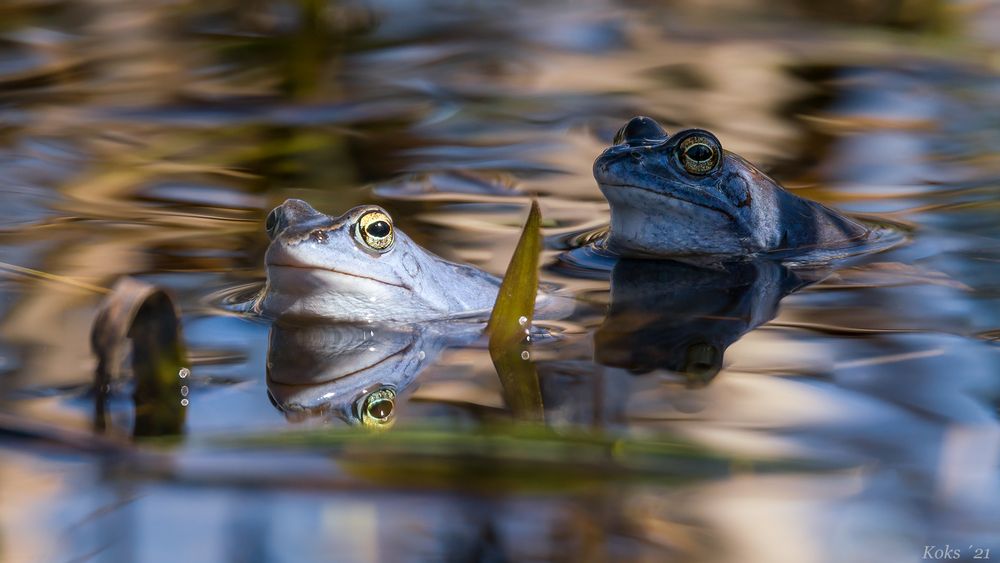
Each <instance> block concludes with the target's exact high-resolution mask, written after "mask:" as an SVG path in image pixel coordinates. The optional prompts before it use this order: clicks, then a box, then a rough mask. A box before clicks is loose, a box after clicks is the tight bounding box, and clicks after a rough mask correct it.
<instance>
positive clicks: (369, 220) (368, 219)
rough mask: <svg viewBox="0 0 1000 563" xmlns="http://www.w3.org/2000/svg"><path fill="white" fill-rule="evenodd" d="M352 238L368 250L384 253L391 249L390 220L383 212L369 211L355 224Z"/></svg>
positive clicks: (391, 233)
mask: <svg viewBox="0 0 1000 563" xmlns="http://www.w3.org/2000/svg"><path fill="white" fill-rule="evenodd" d="M354 236H355V237H356V238H357V239H358V240H359V241H361V243H362V244H364V245H365V246H367V247H368V248H371V249H372V250H375V251H378V252H385V251H387V250H389V248H390V247H392V241H393V231H392V218H391V217H389V215H387V214H386V213H385V212H384V211H378V210H373V211H369V212H368V213H365V214H364V215H362V216H361V217H360V218H359V219H358V222H357V223H355V229H354Z"/></svg>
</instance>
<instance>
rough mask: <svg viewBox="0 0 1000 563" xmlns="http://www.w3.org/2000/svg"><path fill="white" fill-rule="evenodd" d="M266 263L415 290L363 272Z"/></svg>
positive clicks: (269, 265) (269, 266)
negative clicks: (356, 272) (354, 272)
mask: <svg viewBox="0 0 1000 563" xmlns="http://www.w3.org/2000/svg"><path fill="white" fill-rule="evenodd" d="M265 265H266V266H267V267H268V268H291V269H294V270H319V271H323V272H331V273H334V274H340V275H342V276H349V277H352V278H360V279H363V280H369V281H373V282H377V283H380V284H383V285H391V286H393V287H399V288H402V289H405V290H407V291H413V288H412V287H410V286H408V285H406V284H403V283H393V282H390V281H385V280H380V279H378V278H372V277H369V276H362V275H361V274H352V273H349V272H344V271H342V270H334V269H332V268H321V267H318V266H293V265H291V264H271V263H269V264H265Z"/></svg>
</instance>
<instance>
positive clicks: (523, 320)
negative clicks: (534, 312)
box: [517, 317, 528, 326]
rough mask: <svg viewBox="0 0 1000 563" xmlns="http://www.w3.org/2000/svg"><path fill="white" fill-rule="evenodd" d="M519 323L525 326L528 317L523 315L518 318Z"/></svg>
mask: <svg viewBox="0 0 1000 563" xmlns="http://www.w3.org/2000/svg"><path fill="white" fill-rule="evenodd" d="M517 324H519V325H521V326H524V325H526V324H528V317H521V318H519V319H517Z"/></svg>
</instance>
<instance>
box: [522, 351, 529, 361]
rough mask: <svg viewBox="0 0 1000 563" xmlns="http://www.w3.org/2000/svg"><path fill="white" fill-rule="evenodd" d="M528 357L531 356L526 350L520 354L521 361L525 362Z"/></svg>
mask: <svg viewBox="0 0 1000 563" xmlns="http://www.w3.org/2000/svg"><path fill="white" fill-rule="evenodd" d="M530 357H531V354H529V353H528V351H527V350H525V351H523V352H521V359H522V360H527V359H528V358H530Z"/></svg>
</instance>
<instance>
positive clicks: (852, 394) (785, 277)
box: [0, 0, 1000, 563]
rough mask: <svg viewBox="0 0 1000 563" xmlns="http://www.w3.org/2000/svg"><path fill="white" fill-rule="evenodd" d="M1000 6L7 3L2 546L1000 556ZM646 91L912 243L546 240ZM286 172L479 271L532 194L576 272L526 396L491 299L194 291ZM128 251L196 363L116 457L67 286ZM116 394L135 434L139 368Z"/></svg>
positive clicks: (556, 250) (39, 554) (549, 274)
mask: <svg viewBox="0 0 1000 563" xmlns="http://www.w3.org/2000/svg"><path fill="white" fill-rule="evenodd" d="M997 26H1000V11H998V10H997V9H996V8H995V7H994V6H993V5H992V4H989V3H974V2H955V3H945V2H935V1H933V0H927V1H918V2H901V3H893V2H886V3H884V4H878V3H870V2H863V1H860V0H858V1H854V2H847V3H846V4H843V3H832V2H819V3H813V2H796V1H792V0H788V1H785V2H777V3H764V2H760V3H756V2H735V1H734V2H728V1H722V2H688V3H666V4H662V5H661V4H658V3H649V2H624V1H623V2H613V1H600V0H593V1H588V2H579V3H572V4H569V3H564V2H538V3H533V4H531V5H529V4H528V3H523V4H521V3H508V2H497V3H469V2H448V1H440V2H430V1H426V2H420V1H414V2H390V1H371V2H345V3H338V2H330V3H324V2H319V1H314V0H301V1H300V2H278V1H273V2H272V1H254V2H249V3H235V2H227V1H225V0H219V1H209V2H186V1H183V0H182V1H177V2H156V3H148V2H125V1H120V0H87V1H83V2H61V1H59V0H53V1H44V0H39V1H35V0H18V1H15V2H12V3H7V4H6V5H4V6H3V7H0V196H2V200H0V201H2V202H3V204H2V205H0V261H2V262H3V263H5V264H8V265H14V266H19V267H25V268H32V269H35V270H39V271H43V272H47V273H49V274H52V275H54V276H59V279H56V280H53V279H51V278H49V279H38V278H36V277H32V276H25V275H23V274H22V273H19V270H17V269H14V268H9V267H4V268H3V269H2V270H0V312H2V320H0V405H2V410H3V412H4V413H7V414H8V415H11V416H12V418H13V419H16V420H18V421H21V422H22V423H29V424H30V423H35V422H40V423H44V424H45V425H47V426H46V428H49V429H50V431H51V429H53V428H54V429H58V430H59V431H60V432H65V436H63V439H62V440H61V441H60V440H54V441H53V440H41V441H39V440H37V439H24V438H25V436H24V435H23V434H22V433H20V432H19V431H17V430H15V429H13V428H12V429H8V430H6V431H5V432H3V434H2V438H3V439H2V441H0V448H2V450H3V456H2V458H0V498H3V499H4V502H3V503H2V504H0V559H2V560H5V561H6V560H9V561H82V560H99V561H181V560H183V561H196V560H200V561H221V560H233V561H258V560H260V561H263V560H281V561H302V560H316V559H331V560H337V561H376V560H388V561H396V560H414V561H439V560H463V561H464V560H477V559H478V560H489V561H501V560H566V561H585V560H595V561H596V560H605V559H619V558H620V559H631V560H640V561H647V560H648V561H663V560H678V561H762V562H764V561H766V562H771V563H774V562H780V561H790V562H791V561H794V562H806V561H912V560H920V559H921V558H922V556H923V554H924V549H925V547H926V546H944V545H945V544H948V545H950V547H952V548H959V549H961V557H962V559H963V560H970V561H971V560H973V557H974V556H975V554H976V552H975V549H992V558H994V559H995V558H997V557H1000V531H998V530H1000V524H998V523H1000V467H998V464H1000V426H998V424H997V416H998V404H1000V403H998V398H1000V353H998V349H997V341H998V339H1000V323H998V319H1000V265H998V263H1000V227H998V225H1000V206H998V201H1000V198H998V196H1000V188H998V186H1000V157H998V156H997V155H998V154H1000V110H998V108H1000V72H998V68H1000V67H998V61H1000V35H998V34H997V33H996V29H997ZM636 114H645V115H650V116H653V117H655V118H656V119H658V120H660V121H661V122H662V123H664V124H665V125H666V126H667V127H668V128H669V129H671V130H676V129H678V128H681V127H687V126H698V127H704V128H708V129H710V130H712V131H713V132H715V133H716V134H717V135H718V136H719V138H720V139H721V140H722V142H723V144H724V145H725V146H726V147H727V148H728V149H730V150H733V151H735V152H737V153H739V154H741V155H743V156H744V157H746V158H747V159H749V160H751V161H753V162H755V163H757V164H759V165H760V166H761V167H762V168H764V169H766V170H769V171H770V172H771V173H772V174H773V175H774V176H775V177H776V178H777V179H779V180H780V181H781V182H782V183H783V184H784V185H785V186H786V187H788V188H790V189H794V190H795V191H796V192H797V193H800V194H802V195H804V196H806V197H809V198H812V199H816V200H819V201H822V202H824V203H827V204H829V205H832V206H835V207H838V208H841V209H844V210H846V211H849V212H851V213H854V214H857V215H860V216H863V217H867V218H869V219H870V220H873V221H878V222H883V223H887V224H892V225H895V226H896V228H897V229H898V230H899V231H900V232H901V233H904V234H905V237H906V239H907V240H906V242H905V243H904V244H899V245H897V246H895V247H893V248H891V249H888V250H886V251H884V252H881V253H879V254H876V255H873V256H870V257H867V258H866V259H864V260H859V261H856V262H851V263H849V264H846V265H844V266H843V267H841V268H839V269H837V270H836V271H824V272H822V273H821V274H812V275H806V274H802V273H793V274H790V273H789V272H787V271H784V270H782V269H781V268H778V267H776V266H774V265H773V264H755V263H746V264H742V265H739V266H733V267H731V268H729V269H726V270H722V271H719V270H712V271H705V270H700V269H698V268H696V267H688V266H680V265H677V264H669V263H663V264H655V265H649V264H641V263H632V262H621V263H618V264H615V265H614V266H613V270H612V271H610V272H608V271H607V264H606V263H605V262H606V261H605V262H602V261H601V259H600V258H599V257H594V256H588V255H586V253H585V252H584V253H583V254H582V255H581V254H580V253H579V252H578V253H577V254H575V255H574V254H570V255H566V254H565V252H566V251H567V250H568V249H570V248H574V247H579V246H581V245H583V244H584V243H585V242H586V241H587V240H589V238H590V237H592V236H594V233H595V232H598V231H599V230H600V229H601V228H602V227H603V226H605V225H606V223H607V220H608V208H607V204H606V202H605V201H604V199H603V197H602V196H601V193H600V192H599V190H598V189H597V186H596V184H595V182H594V180H593V177H592V175H591V164H592V162H593V159H594V158H595V157H596V155H598V154H599V153H600V151H601V150H602V149H603V148H604V147H605V146H607V145H608V143H609V142H610V139H611V137H612V135H613V134H614V131H615V130H616V129H617V128H618V127H619V126H620V125H621V124H622V123H623V122H624V120H625V119H627V118H628V117H631V116H632V115H636ZM290 197H296V198H302V199H306V200H308V201H309V202H311V203H312V204H313V205H314V206H315V207H317V208H319V209H321V210H323V211H325V212H328V213H330V214H333V215H339V214H340V213H342V212H343V211H345V210H347V209H348V208H349V207H352V206H354V205H357V204H359V203H362V202H374V203H378V204H380V205H382V206H384V207H385V208H386V209H388V210H389V212H390V213H391V214H392V215H393V217H394V219H395V221H396V223H397V224H398V225H399V226H400V228H401V229H402V230H404V231H405V232H406V233H408V234H409V235H410V236H411V237H412V238H413V239H414V240H416V241H418V242H419V243H420V244H422V245H424V246H426V247H427V248H429V249H431V250H432V251H434V252H436V253H438V254H440V255H442V256H444V257H446V258H448V259H451V260H455V261H460V262H467V263H471V264H474V265H476V266H479V267H481V268H484V269H486V270H488V271H490V272H493V273H496V274H502V273H503V271H504V269H505V267H506V265H507V263H508V260H509V259H510V256H511V253H512V251H513V248H514V245H515V243H516V241H517V237H518V236H519V233H520V227H521V224H522V222H523V220H524V217H525V214H526V210H527V206H528V203H529V202H530V199H531V198H532V197H537V198H538V200H539V202H540V204H541V209H542V213H543V217H544V222H543V234H544V236H545V240H546V245H547V248H546V250H545V252H544V255H543V271H542V279H543V281H545V282H551V283H554V284H558V285H559V286H560V287H562V288H563V291H564V292H565V293H567V294H569V295H572V296H575V297H576V298H577V299H578V305H577V309H576V311H575V312H574V314H573V315H572V316H570V317H568V318H564V319H559V320H555V321H547V322H541V323H540V326H541V329H543V330H544V332H545V334H547V336H546V337H544V338H541V339H539V340H538V341H537V342H536V343H535V345H534V346H532V352H531V357H532V360H533V362H534V364H535V366H536V368H537V371H538V374H539V388H540V392H541V396H542V402H543V405H544V418H545V428H544V429H539V428H536V427H520V426H517V425H515V426H509V425H507V424H505V423H504V421H509V420H510V408H509V407H508V406H507V404H506V403H505V401H504V395H503V393H502V388H501V384H500V382H499V381H498V379H497V374H496V372H495V370H494V368H493V365H492V363H491V362H490V358H489V354H488V352H487V350H486V349H485V347H484V345H483V342H482V340H481V339H479V338H478V334H477V333H475V332H473V333H471V334H466V333H465V332H463V331H462V330H458V329H455V328H445V329H439V328H436V327H433V326H430V325H427V326H422V327H415V328H413V327H411V329H409V330H400V331H384V330H379V331H377V332H375V331H371V332H369V331H366V330H362V329H358V328H351V327H324V328H315V327H314V328H300V329H294V328H285V329H282V328H274V329H272V328H271V327H269V326H268V325H267V324H266V323H262V322H255V321H253V320H248V319H245V318H242V317H240V316H234V315H232V314H229V313H227V312H226V311H225V310H224V309H223V308H222V307H220V306H219V304H218V303H217V302H216V301H213V296H214V295H216V294H217V292H220V291H221V292H228V291H231V290H232V289H233V288H239V287H244V286H246V285H247V284H255V283H259V282H260V281H262V280H263V277H264V270H263V252H264V249H265V248H266V246H267V237H266V235H265V234H264V230H263V218H264V215H265V213H266V212H267V211H268V210H269V209H270V208H271V207H273V206H274V205H277V204H278V203H280V202H281V201H283V200H284V199H286V198H290ZM598 263H600V264H604V267H603V269H602V268H598V267H595V266H596V265H599V264H598ZM125 275H130V276H135V277H137V278H139V279H142V280H144V281H147V282H150V283H153V284H157V285H160V286H162V287H164V288H167V289H168V290H170V291H171V292H172V293H173V294H174V295H175V296H176V297H177V298H178V302H179V305H180V307H181V310H182V311H183V313H184V316H183V323H184V335H185V338H186V342H187V346H188V349H189V352H190V354H191V358H192V362H193V365H192V370H191V371H192V373H191V375H190V378H189V386H188V388H186V389H187V392H188V395H187V396H186V397H185V400H186V401H188V404H187V406H186V410H187V412H186V427H185V433H184V438H183V439H182V440H179V441H177V442H155V443H154V444H153V445H152V446H150V447H148V448H140V449H136V450H128V451H127V452H125V453H122V452H118V453H115V454H113V455H110V454H108V453H106V452H105V453H101V452H102V449H101V446H100V444H103V443H104V442H97V443H96V445H93V447H89V448H85V447H83V445H85V444H89V443H90V442H89V441H88V439H87V438H86V436H88V434H87V432H89V429H90V428H91V426H92V420H91V419H92V417H93V397H92V396H91V394H90V391H89V389H90V383H91V381H92V379H93V370H94V359H93V358H92V356H91V353H90V349H89V330H90V324H91V322H92V320H93V318H94V316H95V314H96V311H97V306H98V304H99V303H100V300H101V295H99V294H95V293H94V292H93V291H89V290H87V289H86V287H89V286H99V287H110V286H111V285H112V284H113V283H114V282H115V280H116V279H118V278H119V277H121V276H125ZM59 280H62V281H59ZM66 280H69V282H72V283H67V281H66ZM386 358H388V359H386ZM265 375H267V377H265ZM317 382H319V383H317ZM389 408H391V409H392V412H391V418H392V420H391V424H381V422H380V423H379V424H376V425H375V426H389V427H390V428H389V429H387V430H385V431H383V432H379V433H372V432H370V431H369V430H365V428H368V427H370V426H372V424H367V425H366V420H367V421H368V422H370V419H372V418H374V419H378V420H379V421H382V419H384V418H386V416H387V409H389ZM110 413H111V415H110V416H111V417H110V427H109V430H108V433H109V434H110V435H111V437H115V436H127V435H128V434H129V428H130V426H131V424H132V419H133V416H134V415H133V406H132V402H131V396H130V392H129V388H128V385H127V384H123V385H122V388H121V389H117V390H116V391H115V393H114V395H113V397H112V401H111V404H110ZM383 422H384V421H383ZM328 427H331V428H333V434H329V436H335V437H336V439H332V438H329V436H328V437H326V438H324V436H325V434H324V433H322V432H320V433H308V432H305V433H303V432H301V431H303V430H305V429H314V428H328ZM346 428H351V429H354V430H352V431H349V432H341V431H340V430H341V429H346ZM546 429H548V430H546ZM550 430H555V432H554V433H553V432H550ZM60 435H61V434H60ZM674 448H677V449H674ZM115 451H116V452H117V450H115ZM980 554H981V553H980Z"/></svg>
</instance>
